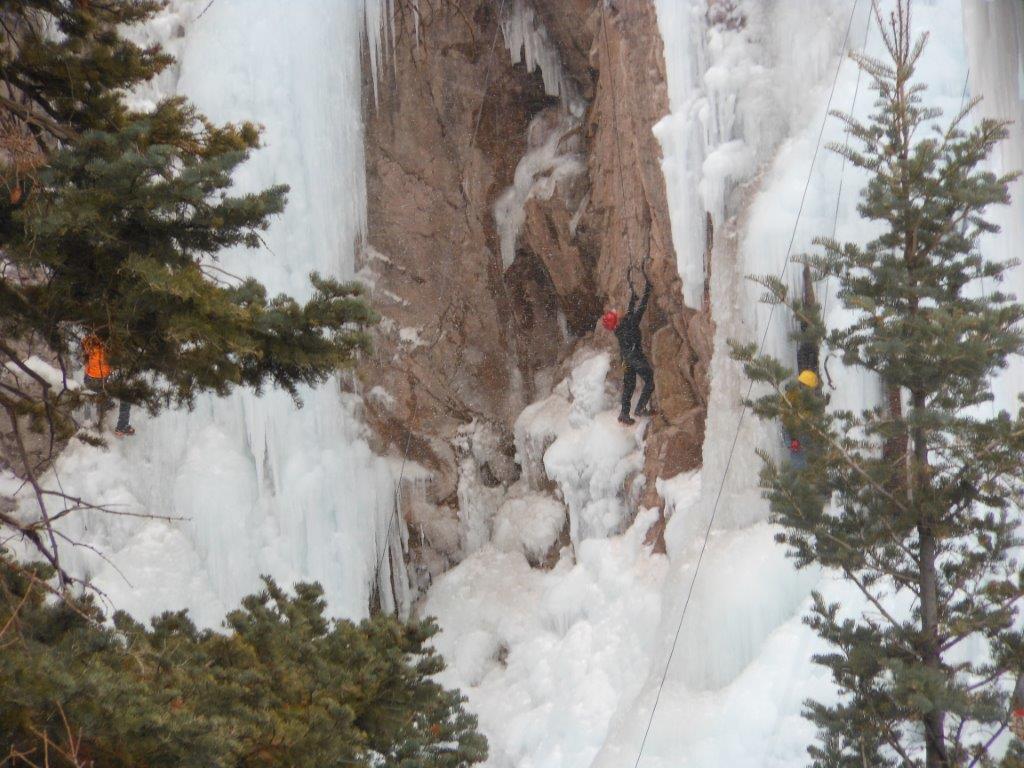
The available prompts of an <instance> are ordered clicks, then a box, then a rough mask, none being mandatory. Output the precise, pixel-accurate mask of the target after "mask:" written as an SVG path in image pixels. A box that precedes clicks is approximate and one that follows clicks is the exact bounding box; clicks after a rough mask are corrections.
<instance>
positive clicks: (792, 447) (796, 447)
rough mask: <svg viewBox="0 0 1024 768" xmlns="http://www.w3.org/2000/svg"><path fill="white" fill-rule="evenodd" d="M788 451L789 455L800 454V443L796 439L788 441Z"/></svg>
mask: <svg viewBox="0 0 1024 768" xmlns="http://www.w3.org/2000/svg"><path fill="white" fill-rule="evenodd" d="M789 451H790V453H800V441H799V440H797V439H796V438H793V439H792V440H790V441H789Z"/></svg>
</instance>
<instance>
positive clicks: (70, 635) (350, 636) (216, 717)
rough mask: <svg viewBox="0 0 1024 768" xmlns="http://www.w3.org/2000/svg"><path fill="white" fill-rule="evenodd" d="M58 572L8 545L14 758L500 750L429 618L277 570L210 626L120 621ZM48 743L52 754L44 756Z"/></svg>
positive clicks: (186, 762)
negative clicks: (54, 595)
mask: <svg viewBox="0 0 1024 768" xmlns="http://www.w3.org/2000/svg"><path fill="white" fill-rule="evenodd" d="M51 575H52V569H50V568H49V567H43V566H21V565H18V564H17V563H15V562H14V561H12V560H11V559H10V558H9V557H8V556H7V555H6V554H3V553H0V644H2V647H3V653H0V765H9V766H11V768H28V767H30V766H42V765H48V766H50V768H66V767H67V768H85V766H91V765H95V766H104V768H127V767H128V766H149V767H150V768H172V767H173V768H179V767H180V766H204V768H258V767H261V766H265V767H267V768H271V767H273V766H280V767H281V768H307V767H308V768H323V767H324V766H352V765H357V766H359V765H363V766H375V765H379V766H390V767H393V768H460V767H464V766H469V765H472V764H474V763H477V762H481V761H483V760H484V759H486V757H487V743H486V740H485V739H484V738H483V737H482V736H481V735H480V734H479V733H477V731H476V719H475V718H474V717H473V716H472V715H470V714H467V713H466V712H465V710H464V709H463V699H462V698H461V697H460V696H459V695H458V694H457V693H454V692H451V691H447V690H445V689H443V688H442V687H441V686H439V685H438V684H437V683H435V682H434V681H433V680H431V676H433V675H435V674H436V673H437V672H439V671H441V669H443V666H444V665H443V663H442V661H441V659H440V658H439V657H438V656H437V654H436V653H435V652H434V651H433V650H432V649H431V648H430V647H429V646H428V645H427V641H428V640H429V638H430V637H431V636H432V635H433V634H434V633H435V632H436V627H435V626H434V625H433V624H432V623H430V622H414V623H411V624H408V625H403V624H400V623H399V622H397V621H396V620H394V619H393V618H391V617H382V616H379V617H376V618H374V619H371V620H368V621H364V622H362V623H361V624H358V625H356V624H353V623H352V622H350V621H335V620H331V619H328V618H326V617H325V616H324V601H323V592H322V590H321V588H320V587H319V585H315V584H300V585H297V586H296V588H295V594H294V596H292V595H288V594H286V593H285V592H284V591H282V590H281V589H280V588H279V587H278V586H277V585H276V584H275V583H274V582H273V581H271V580H269V579H267V580H266V588H265V590H264V591H262V592H261V593H259V594H256V595H251V596H249V597H246V598H245V599H244V600H243V601H242V605H241V607H240V608H239V609H238V610H235V611H232V612H231V613H230V614H228V616H227V620H226V622H225V627H224V629H225V631H224V632H212V631H201V630H198V629H197V628H196V627H195V626H194V625H193V624H192V622H191V621H190V620H189V618H188V616H187V614H186V613H184V612H180V613H166V614H164V615H162V616H160V617H158V618H156V619H154V620H153V622H152V627H151V628H146V627H144V626H143V625H142V624H139V623H138V622H136V621H134V620H132V619H131V618H129V617H128V616H127V615H125V614H123V613H117V614H115V615H114V617H113V626H110V625H109V624H104V623H103V616H102V615H101V613H100V612H99V610H98V609H97V608H96V606H95V605H94V604H93V602H92V601H91V599H89V598H88V597H87V598H85V599H83V600H80V601H75V600H69V599H65V600H62V601H56V602H54V601H48V600H47V599H46V598H47V596H48V591H47V590H48V589H49V588H48V586H47V579H48V578H49V577H50V576H51ZM44 755H45V756H48V760H49V762H45V760H44Z"/></svg>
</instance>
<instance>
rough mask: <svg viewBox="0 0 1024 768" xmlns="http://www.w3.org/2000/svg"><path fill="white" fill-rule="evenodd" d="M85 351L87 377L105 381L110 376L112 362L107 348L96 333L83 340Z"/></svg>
mask: <svg viewBox="0 0 1024 768" xmlns="http://www.w3.org/2000/svg"><path fill="white" fill-rule="evenodd" d="M82 349H83V350H84V351H85V375H86V376H89V377H90V378H93V379H105V378H107V376H109V375H110V361H109V360H108V359H107V346H106V344H104V343H103V342H102V341H101V340H100V337H99V336H97V335H96V334H95V333H90V334H89V335H88V336H86V337H85V338H84V339H82Z"/></svg>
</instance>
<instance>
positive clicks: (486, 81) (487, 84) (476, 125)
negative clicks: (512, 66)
mask: <svg viewBox="0 0 1024 768" xmlns="http://www.w3.org/2000/svg"><path fill="white" fill-rule="evenodd" d="M506 2H508V0H501V6H500V7H499V8H498V16H497V23H496V24H495V25H494V37H492V38H491V52H490V55H489V56H488V59H487V69H485V70H484V92H483V94H482V95H481V96H480V109H478V110H477V112H476V122H475V123H474V124H473V133H472V134H471V135H470V137H469V147H470V148H472V147H473V142H475V141H476V132H477V131H478V130H480V120H481V118H483V116H484V103H485V102H486V101H487V89H488V88H490V85H491V65H492V64H493V63H494V46H495V45H497V44H498V33H499V32H501V18H502V16H504V15H505V3H506Z"/></svg>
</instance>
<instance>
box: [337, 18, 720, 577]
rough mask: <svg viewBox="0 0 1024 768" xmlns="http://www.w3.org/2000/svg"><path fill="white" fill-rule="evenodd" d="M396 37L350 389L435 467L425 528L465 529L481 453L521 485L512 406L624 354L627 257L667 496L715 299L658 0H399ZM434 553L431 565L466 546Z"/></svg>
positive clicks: (694, 453) (376, 106)
mask: <svg viewBox="0 0 1024 768" xmlns="http://www.w3.org/2000/svg"><path fill="white" fill-rule="evenodd" d="M387 37H388V40H387V43H388V45H387V46H386V50H385V51H384V52H383V53H382V56H381V65H380V66H379V68H378V71H374V68H373V67H371V66H370V62H369V60H368V58H367V60H366V61H364V118H365V124H366V163H367V192H368V208H369V220H368V233H367V240H366V243H365V244H364V247H363V248H362V256H361V261H360V266H361V269H360V272H359V275H360V277H361V279H362V280H363V281H364V282H365V283H366V284H367V285H368V286H369V289H370V295H371V296H372V299H373V303H374V305H375V306H376V307H377V308H378V310H379V311H380V312H381V314H382V318H383V319H382V322H381V324H380V326H379V328H378V333H377V340H376V346H375V353H374V355H373V357H372V359H369V360H367V361H365V363H364V365H362V367H361V369H360V371H359V377H358V383H357V384H356V386H358V387H359V388H360V389H361V391H362V394H363V395H364V399H365V402H366V416H367V419H368V421H369V423H370V424H371V426H372V427H373V429H374V432H375V434H376V435H377V437H378V445H377V449H378V450H380V451H381V452H385V453H389V454H391V455H393V456H396V457H398V458H402V457H404V456H406V455H408V457H409V459H410V460H411V461H413V462H415V463H416V464H417V465H419V466H422V467H425V468H426V469H427V470H429V472H430V474H431V479H430V481H429V482H428V483H426V484H425V485H423V484H421V485H420V486H418V488H419V489H420V490H419V491H417V493H418V494H419V496H417V497H416V498H413V496H415V494H413V495H410V493H408V492H407V493H406V494H405V504H403V512H404V514H405V517H406V521H407V522H408V523H410V524H411V525H412V527H413V528H414V529H415V528H417V527H420V528H423V527H424V526H426V527H429V528H431V530H432V531H433V534H434V535H433V536H432V537H424V536H420V537H419V539H418V538H417V536H416V535H415V533H414V535H413V536H412V541H413V542H414V543H415V542H416V541H417V540H420V541H425V540H426V538H431V539H432V540H433V541H435V542H436V541H437V540H438V539H439V538H445V537H443V536H439V535H438V531H439V530H448V531H452V530H454V528H455V526H454V522H455V520H456V517H457V515H458V504H459V487H460V483H461V484H465V483H466V482H467V479H466V472H467V469H466V467H467V464H466V459H467V457H468V458H469V459H470V465H471V471H472V472H475V473H476V477H475V478H472V481H474V482H477V483H478V484H479V485H480V486H481V487H484V488H487V487H492V488H495V487H499V486H507V485H508V484H510V483H512V482H514V481H515V480H516V478H517V477H518V474H519V468H518V466H517V465H516V463H515V461H514V459H515V455H514V447H513V442H512V425H513V422H514V420H515V418H516V416H517V415H518V414H519V413H520V411H521V410H522V409H523V407H524V406H526V405H527V404H529V403H530V402H533V401H536V400H537V399H539V398H542V397H545V396H547V395H548V394H549V393H550V391H551V388H552V386H553V384H554V383H555V382H557V381H558V380H559V379H560V378H562V376H563V375H564V373H565V370H564V368H565V365H564V364H565V362H566V360H567V359H568V358H569V357H570V355H571V353H572V352H573V351H574V350H576V349H578V348H580V347H581V346H588V347H594V348H598V349H602V348H604V349H612V348H613V346H614V338H613V337H612V335H611V334H609V333H607V332H606V331H604V330H603V329H601V328H600V326H599V325H598V324H597V320H598V318H599V317H600V314H601V312H602V311H603V310H604V309H605V308H609V307H617V308H623V307H624V306H625V304H626V303H627V301H628V298H629V287H628V282H627V276H628V275H629V274H630V268H631V265H632V266H633V267H635V269H634V270H633V277H634V282H635V283H636V284H637V287H638V288H639V289H642V277H641V274H640V267H641V265H643V266H645V267H646V270H647V272H648V274H649V275H650V278H651V280H652V282H653V284H654V294H653V299H652V301H651V307H650V309H649V311H648V313H647V316H646V318H645V326H644V330H645V345H646V349H647V352H648V355H649V357H650V359H651V361H652V363H653V365H654V368H655V371H656V385H657V392H656V395H655V405H656V409H657V413H656V415H655V416H654V417H653V418H652V419H651V422H650V424H649V425H648V427H647V432H646V435H645V437H646V460H645V467H644V471H643V479H641V478H639V477H638V478H634V479H633V480H632V481H631V482H632V483H636V482H643V483H644V485H643V489H642V493H641V496H640V499H641V503H642V504H643V505H645V506H658V507H659V508H660V507H661V505H662V501H661V499H660V498H659V497H658V494H657V492H656V489H655V483H654V478H655V477H670V476H673V475H675V474H677V473H679V472H681V471H684V470H687V469H693V468H695V467H697V466H699V464H700V460H701V457H700V451H701V445H702V442H703V429H704V420H705V414H706V407H707V399H708V392H707V389H708V382H707V369H708V365H709V362H710V356H711V338H712V335H713V334H712V329H711V323H710V317H709V313H708V310H707V304H706V302H705V304H704V308H703V309H702V310H695V309H690V308H687V307H685V306H684V304H683V300H682V296H683V292H682V284H681V280H680V277H679V274H678V271H677V267H676V264H677V259H676V255H675V250H674V247H673V242H672V234H671V229H670V224H669V216H668V207H667V202H666V193H665V184H664V179H663V175H662V171H661V167H660V160H661V148H660V146H659V144H658V141H657V139H656V138H655V136H654V134H653V133H652V130H651V129H652V126H653V125H654V124H655V123H656V122H657V121H658V120H660V119H661V118H662V117H663V116H664V115H665V114H666V112H667V110H668V103H667V91H666V85H665V64H664V58H663V55H662V46H661V38H660V36H659V34H658V27H657V18H656V14H655V8H654V5H653V3H651V2H649V1H648V0H642V1H633V2H618V3H611V4H605V3H604V2H594V1H593V0H535V2H533V3H530V2H527V1H526V0H506V2H500V3H499V2H494V0H450V1H444V0H442V1H440V2H434V3H426V2H420V3H418V4H415V3H408V2H406V3H402V2H399V3H397V4H396V7H395V23H394V26H393V31H391V32H390V33H389V34H388V35H387ZM619 373H620V372H619V371H618V370H616V369H614V368H613V370H612V372H611V376H612V377H616V378H617V376H618V374H619ZM634 490H636V489H634ZM407 491H408V489H407ZM417 510H418V511H417ZM424 510H427V511H424ZM421 533H422V531H421ZM659 535H660V531H659V529H658V527H657V526H656V527H655V529H654V530H653V531H652V538H653V539H655V540H657V539H658V537H659ZM448 538H449V539H451V538H452V536H449V537H448ZM464 548H465V543H464V542H463V549H464ZM434 549H437V550H442V551H439V552H433V553H432V558H427V560H428V561H429V562H427V563H420V565H421V566H422V568H421V570H423V569H425V570H427V571H430V572H431V573H435V572H436V571H438V570H440V569H442V568H443V567H445V564H446V563H445V562H443V561H444V560H446V559H448V560H450V559H451V558H452V557H457V554H455V553H454V550H455V549H456V547H455V546H454V544H453V543H452V542H451V541H449V542H448V543H447V544H446V545H439V544H435V546H434ZM421 554H422V553H421Z"/></svg>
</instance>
